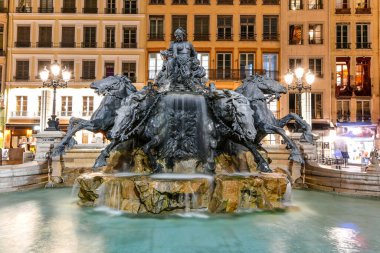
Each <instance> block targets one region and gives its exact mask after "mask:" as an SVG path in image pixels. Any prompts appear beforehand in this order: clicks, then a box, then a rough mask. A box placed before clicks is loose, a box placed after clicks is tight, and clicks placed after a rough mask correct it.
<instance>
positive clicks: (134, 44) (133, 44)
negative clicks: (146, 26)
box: [121, 42, 137, 48]
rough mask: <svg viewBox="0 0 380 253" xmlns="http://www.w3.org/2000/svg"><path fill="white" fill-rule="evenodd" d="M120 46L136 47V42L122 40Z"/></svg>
mask: <svg viewBox="0 0 380 253" xmlns="http://www.w3.org/2000/svg"><path fill="white" fill-rule="evenodd" d="M121 48H137V43H127V42H122V43H121Z"/></svg>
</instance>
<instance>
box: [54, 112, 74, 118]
mask: <svg viewBox="0 0 380 253" xmlns="http://www.w3.org/2000/svg"><path fill="white" fill-rule="evenodd" d="M57 116H61V117H71V116H73V112H72V111H65V112H57Z"/></svg>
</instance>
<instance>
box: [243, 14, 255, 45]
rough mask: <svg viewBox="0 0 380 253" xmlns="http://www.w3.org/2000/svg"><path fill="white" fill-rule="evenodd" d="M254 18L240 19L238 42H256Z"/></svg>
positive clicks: (244, 17) (245, 17)
mask: <svg viewBox="0 0 380 253" xmlns="http://www.w3.org/2000/svg"><path fill="white" fill-rule="evenodd" d="M255 20H256V19H255V16H241V17H240V40H256V35H255Z"/></svg>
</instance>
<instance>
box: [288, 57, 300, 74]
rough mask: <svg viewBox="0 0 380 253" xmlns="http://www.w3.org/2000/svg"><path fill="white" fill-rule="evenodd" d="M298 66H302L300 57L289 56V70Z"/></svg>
mask: <svg viewBox="0 0 380 253" xmlns="http://www.w3.org/2000/svg"><path fill="white" fill-rule="evenodd" d="M298 67H302V59H301V58H290V59H289V70H291V71H292V72H294V70H295V69H296V68H298Z"/></svg>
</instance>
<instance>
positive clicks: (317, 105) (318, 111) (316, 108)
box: [311, 93, 323, 119]
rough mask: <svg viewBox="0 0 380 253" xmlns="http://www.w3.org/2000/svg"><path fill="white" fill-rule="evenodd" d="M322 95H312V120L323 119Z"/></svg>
mask: <svg viewBox="0 0 380 253" xmlns="http://www.w3.org/2000/svg"><path fill="white" fill-rule="evenodd" d="M322 105H323V103H322V93H311V118H312V119H323V111H322Z"/></svg>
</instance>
